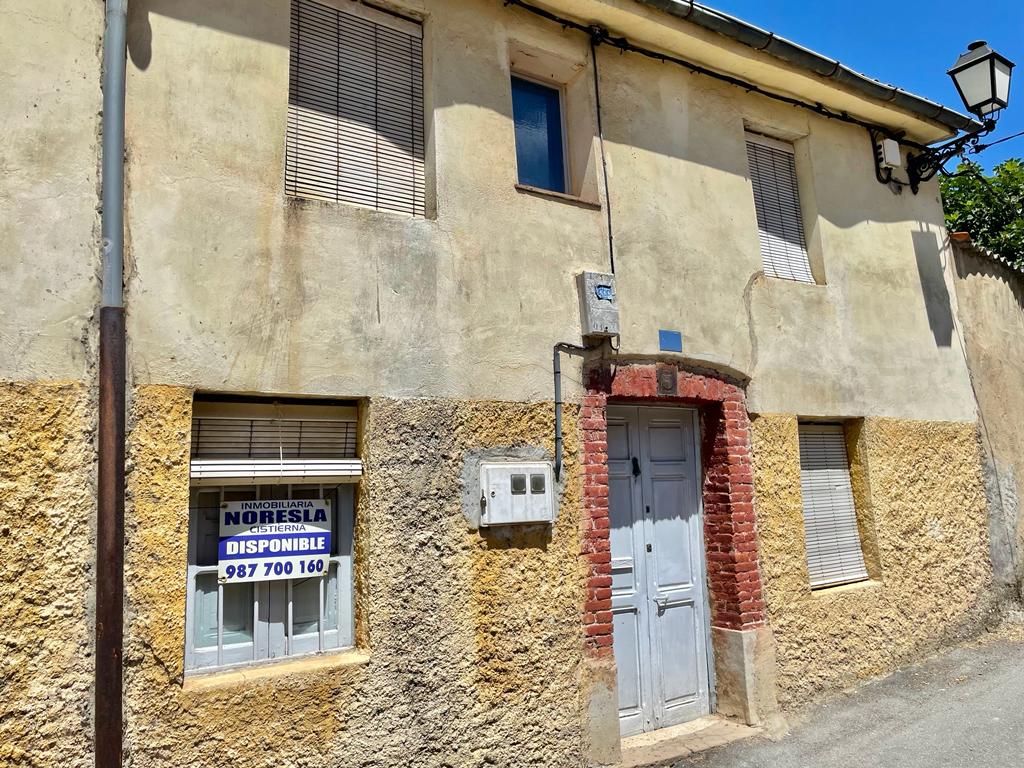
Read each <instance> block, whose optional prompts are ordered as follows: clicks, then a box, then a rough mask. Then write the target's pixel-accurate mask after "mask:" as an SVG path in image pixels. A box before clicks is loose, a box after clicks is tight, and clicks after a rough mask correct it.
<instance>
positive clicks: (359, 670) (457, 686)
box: [125, 386, 584, 768]
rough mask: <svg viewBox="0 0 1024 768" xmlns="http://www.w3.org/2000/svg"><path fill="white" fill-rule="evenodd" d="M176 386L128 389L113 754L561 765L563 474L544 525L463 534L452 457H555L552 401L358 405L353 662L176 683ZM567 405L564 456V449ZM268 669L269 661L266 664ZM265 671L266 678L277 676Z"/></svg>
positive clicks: (572, 613)
mask: <svg viewBox="0 0 1024 768" xmlns="http://www.w3.org/2000/svg"><path fill="white" fill-rule="evenodd" d="M190 414H191V392H190V391H188V390H186V389H182V388H176V387H160V386H152V387H141V388H139V389H137V390H136V391H135V394H134V407H133V418H132V421H133V429H132V433H131V438H130V459H131V462H132V472H131V474H130V476H129V491H130V501H129V508H128V512H127V524H126V527H127V539H128V545H127V548H128V549H127V552H128V554H127V557H128V560H127V565H126V582H127V604H128V605H127V610H128V617H129V622H128V628H127V632H126V643H127V645H126V652H125V659H126V672H125V674H126V677H125V682H126V707H125V709H126V716H127V732H126V748H127V750H128V754H129V761H128V763H129V765H135V766H140V767H141V766H145V767H146V768H156V767H157V766H180V765H201V766H213V765H228V764H233V763H235V762H237V761H239V760H242V759H243V758H244V762H245V765H247V766H260V765H265V766H280V765H304V766H332V768H334V767H339V768H340V766H350V765H351V766H354V765H360V766H368V765H380V766H394V765H402V766H455V765H458V766H474V765H517V766H527V765H537V766H577V765H579V764H580V762H581V755H582V750H583V748H584V747H583V730H582V728H583V725H582V723H583V717H582V714H581V704H580V699H579V695H578V687H577V686H578V679H579V676H580V675H581V674H583V670H582V661H581V654H582V647H583V646H582V631H583V630H582V624H581V621H580V610H581V605H580V599H581V596H582V595H583V594H584V589H583V578H584V573H583V571H582V570H581V569H580V566H579V565H578V563H577V553H578V551H579V546H580V538H579V517H578V515H579V506H580V496H579V491H580V482H579V473H578V469H577V465H576V464H575V462H574V461H571V462H570V464H569V465H567V471H568V475H567V482H566V490H565V494H564V496H563V498H562V502H561V508H560V514H559V517H558V520H557V522H556V523H555V525H554V527H553V528H552V529H550V530H548V529H544V528H538V529H532V530H528V531H526V532H524V533H517V534H516V535H513V536H512V537H511V538H499V537H498V536H496V535H481V534H480V533H478V532H476V531H473V530H470V529H469V528H468V526H467V523H466V519H465V517H464V516H463V511H462V505H461V496H460V494H461V488H460V475H461V473H462V467H463V459H464V457H465V456H466V455H467V453H468V452H471V451H475V450H480V449H484V448H494V447H503V448H508V447H514V446H523V445H543V446H545V447H546V448H547V449H548V450H549V451H550V450H551V449H552V447H553V446H552V444H551V437H552V434H553V432H552V411H551V407H550V404H547V405H544V404H536V405H528V404H499V403H493V402H465V401H461V402H460V401H440V400H437V401H425V400H387V399H380V400H372V401H370V402H369V404H368V407H367V410H366V415H365V421H364V432H363V435H362V446H363V450H362V456H363V458H364V461H365V464H366V469H365V478H364V480H363V481H362V484H361V486H360V491H359V499H358V505H357V511H356V517H357V533H356V551H357V556H356V559H357V566H356V568H357V582H358V609H357V635H358V637H359V650H360V651H361V652H362V654H365V657H366V658H365V659H356V660H354V661H353V660H352V659H349V663H344V662H343V660H344V657H336V658H338V659H340V660H341V661H339V663H338V664H336V665H333V666H331V665H329V666H327V667H324V666H322V665H320V666H317V667H316V668H314V669H306V670H299V671H293V672H292V673H291V674H285V675H281V674H277V675H275V676H272V677H260V676H258V675H257V676H255V677H252V676H251V675H250V676H249V679H248V680H244V681H242V680H238V679H236V678H234V677H231V676H228V677H226V678H222V679H221V681H218V680H217V679H216V678H214V679H213V680H212V681H211V680H210V679H205V680H204V682H203V683H202V685H201V686H199V687H196V686H195V685H193V683H192V682H191V679H190V681H189V682H188V683H186V686H185V687H184V688H183V686H182V673H183V670H182V663H183V654H182V648H183V646H184V631H185V582H184V579H183V574H184V571H185V560H186V541H187V508H188V441H187V437H188V431H189V427H190ZM576 435H577V418H576V411H575V409H569V410H568V413H567V430H566V440H567V448H568V450H567V455H568V456H570V457H571V456H574V455H575V452H576V448H577V438H576ZM271 670H273V667H271ZM279 671H280V670H278V672H279Z"/></svg>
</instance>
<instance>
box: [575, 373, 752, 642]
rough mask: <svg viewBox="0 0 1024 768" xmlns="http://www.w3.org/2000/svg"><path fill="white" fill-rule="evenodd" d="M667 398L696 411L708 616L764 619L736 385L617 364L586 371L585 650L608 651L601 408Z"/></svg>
mask: <svg viewBox="0 0 1024 768" xmlns="http://www.w3.org/2000/svg"><path fill="white" fill-rule="evenodd" d="M610 399H611V400H614V401H615V402H634V403H638V404H650V405H654V404H666V403H675V404H683V405H690V406H695V407H697V408H698V410H699V412H700V419H701V431H702V448H701V457H702V461H703V470H704V479H703V497H704V545H705V549H706V552H707V564H708V582H709V590H710V595H711V609H712V611H711V612H712V615H711V623H712V626H714V627H720V628H723V629H750V628H753V627H758V626H761V625H763V624H764V622H765V616H764V612H765V605H764V599H763V597H762V595H761V575H760V571H759V569H758V559H757V531H756V526H755V518H754V486H753V474H752V470H751V463H750V420H749V418H748V416H747V408H746V396H745V393H744V391H743V389H742V388H741V387H740V386H738V385H736V384H732V383H729V382H727V381H724V380H723V379H719V378H715V377H713V376H708V375H703V374H699V373H693V372H690V371H686V370H683V369H681V368H680V367H679V366H676V365H671V364H663V363H659V364H654V363H635V364H617V365H616V366H615V367H614V368H611V367H608V366H602V367H599V368H594V369H592V370H590V371H589V372H588V388H587V393H586V395H585V396H584V399H583V410H582V413H581V426H582V429H583V471H584V481H583V482H584V485H583V515H582V520H583V523H582V525H583V539H582V547H581V555H582V556H583V557H584V558H586V560H587V564H588V576H587V595H586V602H585V606H584V615H583V623H584V632H585V646H586V649H587V652H588V653H589V654H590V655H593V656H610V655H611V652H612V614H611V607H612V603H611V595H612V593H611V586H612V577H611V549H610V545H609V520H608V433H607V428H608V427H607V405H608V401H609V400H610Z"/></svg>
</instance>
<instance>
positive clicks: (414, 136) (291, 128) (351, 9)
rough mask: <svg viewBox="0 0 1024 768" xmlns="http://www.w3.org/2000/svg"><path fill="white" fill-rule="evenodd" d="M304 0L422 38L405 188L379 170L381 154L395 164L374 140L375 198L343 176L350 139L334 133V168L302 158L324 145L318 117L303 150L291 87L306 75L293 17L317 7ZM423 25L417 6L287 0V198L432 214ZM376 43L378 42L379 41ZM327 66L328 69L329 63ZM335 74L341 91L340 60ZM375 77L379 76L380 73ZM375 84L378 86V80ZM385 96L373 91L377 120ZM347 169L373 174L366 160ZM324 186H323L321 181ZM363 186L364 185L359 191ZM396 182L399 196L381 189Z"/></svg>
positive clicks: (340, 119)
mask: <svg viewBox="0 0 1024 768" xmlns="http://www.w3.org/2000/svg"><path fill="white" fill-rule="evenodd" d="M304 3H306V4H310V5H316V6H321V7H322V8H323V9H325V10H327V11H330V12H333V13H335V14H338V15H339V16H347V17H351V18H353V19H358V20H359V21H361V22H365V23H368V24H371V25H374V27H376V28H380V29H384V30H387V31H388V32H389V33H392V34H401V35H405V36H407V37H409V38H412V39H414V40H416V41H418V57H417V65H416V66H417V67H418V84H417V85H414V86H412V88H411V101H410V104H409V107H410V116H411V118H412V120H413V125H412V127H411V129H410V133H409V138H410V142H411V144H410V147H409V150H410V152H409V157H410V159H411V177H412V184H411V185H410V186H409V187H408V188H407V189H406V188H404V187H395V186H394V182H395V179H394V178H392V177H389V176H387V175H386V174H385V175H383V176H382V175H381V171H380V166H381V165H382V163H381V160H382V158H383V160H384V163H383V165H389V166H390V165H392V160H393V158H392V157H389V156H387V154H385V153H383V152H382V151H381V150H380V148H379V147H378V146H376V145H375V147H374V150H373V152H374V155H373V160H374V163H373V167H372V168H371V169H370V170H372V171H373V174H372V180H373V186H374V193H373V198H374V199H373V201H372V202H370V201H369V200H368V199H367V198H369V197H370V194H369V191H368V189H369V188H368V187H367V186H365V183H362V184H357V183H353V179H352V178H348V179H344V178H343V173H342V172H341V171H340V170H339V169H340V168H342V165H341V158H342V155H343V154H344V149H345V147H346V146H348V147H351V146H352V145H346V144H344V143H343V142H341V140H340V138H336V141H335V144H334V153H335V154H334V159H335V168H334V172H333V174H330V175H328V174H322V173H319V171H321V168H320V166H317V165H316V164H313V166H312V168H310V167H306V164H304V163H302V162H301V159H302V157H303V155H304V154H305V155H306V156H308V155H309V154H320V155H321V156H322V155H323V150H324V147H323V146H318V144H317V140H316V136H317V135H318V134H320V135H321V136H322V135H324V132H323V130H322V126H320V125H318V124H317V123H318V121H316V120H314V121H313V124H312V127H310V126H307V127H306V131H305V134H306V137H307V138H306V142H307V146H306V151H305V153H303V151H302V145H303V143H304V142H303V139H302V133H303V132H302V131H301V130H300V129H299V128H298V127H296V126H298V125H299V123H300V121H301V120H302V117H303V116H302V113H301V112H300V109H302V108H303V107H302V105H300V104H299V103H298V96H297V94H296V93H293V88H294V87H295V85H296V84H297V83H299V82H300V81H301V79H302V74H301V72H300V71H299V70H296V63H297V59H298V58H301V56H302V54H301V51H299V50H298V49H297V48H296V46H295V41H296V34H297V33H296V28H295V20H296V19H297V18H302V16H303V13H313V12H312V11H309V10H308V9H307V10H304V9H303V8H302V5H303V4H304ZM425 27H426V24H425V19H424V18H421V17H418V16H417V14H415V13H413V12H409V13H408V14H406V13H400V12H398V11H395V10H391V9H389V8H386V7H383V6H375V5H372V4H368V3H363V2H355V3H353V2H349V1H348V0H289V42H288V57H289V58H288V62H289V64H288V87H287V89H286V112H287V117H286V120H285V131H284V155H283V168H282V182H283V187H282V188H283V192H284V196H285V198H286V199H288V200H295V201H314V202H319V203H325V204H329V205H337V206H351V207H355V208H362V209H364V210H371V211H374V212H376V213H379V214H391V215H396V216H405V217H409V218H415V219H426V218H430V217H432V216H433V215H434V213H435V211H434V210H433V206H434V204H435V200H434V199H433V197H432V195H433V190H432V182H431V178H430V172H431V171H430V168H429V163H428V156H429V144H430V139H429V138H428V130H429V125H428V116H429V114H430V109H429V104H428V98H429V97H428V93H427V78H426V68H427V65H428V59H427V52H426V50H425V47H426V44H427V37H426V30H425ZM347 32H351V30H347ZM375 34H376V33H375ZM341 36H342V34H341V33H340V32H339V36H338V42H339V43H340V40H341ZM375 45H377V44H376V43H375ZM338 50H339V51H340V50H341V49H340V48H339V49H338ZM379 55H380V45H377V47H376V49H375V51H374V61H375V66H376V61H377V57H378V56H379ZM313 58H314V59H315V58H316V56H315V55H314V57H313ZM339 62H340V59H339ZM321 68H322V67H321ZM327 68H328V69H329V66H328V67H327ZM335 75H336V76H337V77H338V79H339V82H338V83H337V84H336V86H335V87H336V90H337V92H338V93H340V91H341V80H340V78H341V70H340V64H339V69H337V71H336V72H335ZM309 76H310V75H307V77H309ZM375 78H376V75H375ZM374 82H376V79H375V80H374ZM374 87H375V88H376V85H375V86H374ZM417 88H418V92H417ZM293 97H294V98H293ZM338 99H339V100H338V101H337V105H336V109H337V113H336V114H335V115H334V116H333V117H334V130H335V131H336V132H337V133H338V134H339V135H340V132H341V130H340V129H341V126H342V125H343V124H344V123H345V122H346V120H345V113H344V111H343V110H342V101H341V100H340V97H338ZM381 102H382V100H381V94H380V92H379V91H375V98H374V115H375V117H374V120H375V121H376V120H377V119H378V118H377V116H376V113H377V111H378V110H379V109H380V106H381ZM417 107H418V109H417ZM377 128H379V125H375V126H374V132H375V134H374V135H375V140H376V141H377V143H378V144H379V143H381V142H380V140H381V137H383V138H384V140H385V142H387V141H390V139H389V138H388V136H387V134H386V133H381V132H380V131H379V130H377ZM310 137H312V138H310ZM349 138H351V137H349ZM310 141H312V143H313V150H312V152H311V150H310V148H309V146H308V142H310ZM392 143H393V142H392ZM321 144H322V142H321ZM357 144H358V143H357ZM328 165H329V164H328ZM303 169H304V170H303ZM345 173H346V174H352V175H354V176H360V175H361V176H363V180H362V181H363V182H365V179H366V178H370V177H369V176H367V175H366V174H367V167H363V166H352V167H348V166H345ZM318 175H319V176H320V177H321V179H322V178H326V179H327V180H328V181H333V183H334V187H335V192H334V194H333V195H331V194H328V193H326V192H324V191H323V190H315V189H314V187H316V186H318V183H317V182H315V181H311V180H313V179H315V177H317V176H318ZM320 186H323V185H322V183H321V184H320ZM326 186H327V187H329V186H330V185H329V184H327V185H326ZM361 186H362V191H360V187H361ZM396 188H401V189H403V196H396V195H394V194H393V193H391V192H388V193H387V194H383V195H382V193H381V190H382V189H385V190H394V189H396ZM396 201H397V202H396Z"/></svg>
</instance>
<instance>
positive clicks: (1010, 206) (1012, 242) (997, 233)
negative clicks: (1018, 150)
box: [940, 159, 1024, 267]
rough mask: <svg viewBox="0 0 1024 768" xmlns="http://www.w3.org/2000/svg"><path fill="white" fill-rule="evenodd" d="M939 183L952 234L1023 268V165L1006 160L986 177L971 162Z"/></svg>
mask: <svg viewBox="0 0 1024 768" xmlns="http://www.w3.org/2000/svg"><path fill="white" fill-rule="evenodd" d="M940 183H941V186H942V202H943V205H944V206H945V208H946V226H947V227H948V228H949V231H950V232H968V233H970V235H971V239H972V240H973V241H974V242H975V243H977V244H978V245H981V246H983V247H985V248H988V249H989V250H992V251H995V252H996V253H998V254H999V255H1000V256H1002V257H1003V258H1005V259H1008V260H1010V261H1012V262H1014V263H1016V264H1017V266H1019V267H1024V162H1022V161H1020V160H1018V159H1010V160H1007V161H1005V162H1003V163H1000V164H999V165H997V166H996V167H995V171H994V172H993V174H992V175H991V176H988V177H986V176H985V175H984V174H983V173H982V171H981V166H980V165H978V164H977V163H974V162H971V161H968V162H966V163H961V164H960V166H959V167H958V168H957V175H956V176H949V177H944V178H943V179H942V180H941V182H940Z"/></svg>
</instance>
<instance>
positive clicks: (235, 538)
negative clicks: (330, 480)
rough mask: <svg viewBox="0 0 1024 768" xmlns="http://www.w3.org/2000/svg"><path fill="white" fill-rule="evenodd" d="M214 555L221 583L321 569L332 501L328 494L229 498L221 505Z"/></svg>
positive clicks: (324, 568)
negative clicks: (321, 496) (274, 498)
mask: <svg viewBox="0 0 1024 768" xmlns="http://www.w3.org/2000/svg"><path fill="white" fill-rule="evenodd" d="M217 555H218V565H217V569H218V570H217V575H218V576H219V578H220V581H221V583H229V584H231V583H236V582H244V581H271V580H273V579H291V578H308V577H310V576H323V575H326V573H327V564H328V558H329V557H330V555H331V503H330V501H329V500H327V499H291V500H278V501H229V502H227V503H225V504H223V505H222V506H221V510H220V544H219V546H218V548H217Z"/></svg>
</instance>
